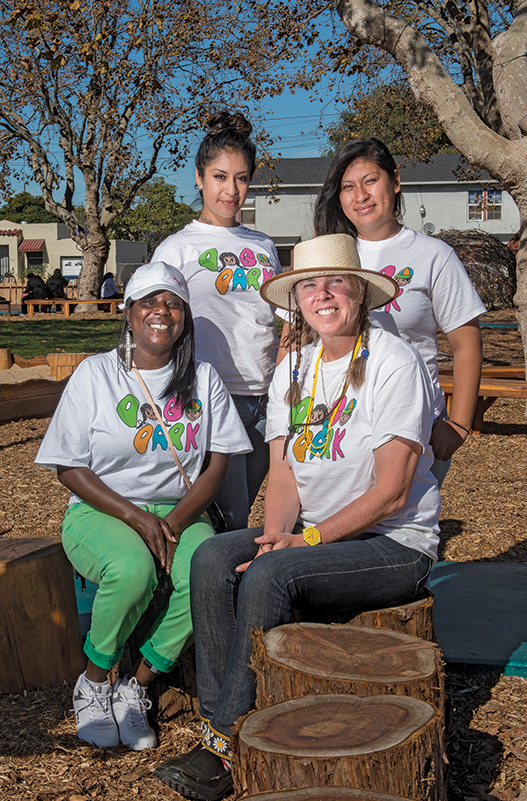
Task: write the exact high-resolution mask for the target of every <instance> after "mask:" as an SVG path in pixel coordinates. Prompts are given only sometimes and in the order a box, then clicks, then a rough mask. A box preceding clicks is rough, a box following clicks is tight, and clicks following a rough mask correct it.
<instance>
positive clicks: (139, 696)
mask: <svg viewBox="0 0 527 801" xmlns="http://www.w3.org/2000/svg"><path fill="white" fill-rule="evenodd" d="M119 689H121V688H119ZM123 689H125V688H123ZM128 689H130V690H131V691H132V692H131V694H130V695H129V694H128V693H127V694H126V696H125V697H126V702H127V705H128V714H129V715H130V728H133V729H144V728H145V727H146V726H147V725H148V723H147V717H146V713H147V712H148V710H149V709H152V701H151V700H150V699H149V698H148V696H147V694H146V687H143V686H142V685H141V684H139V682H138V681H137V679H136V677H135V676H132V678H131V679H129V681H128Z"/></svg>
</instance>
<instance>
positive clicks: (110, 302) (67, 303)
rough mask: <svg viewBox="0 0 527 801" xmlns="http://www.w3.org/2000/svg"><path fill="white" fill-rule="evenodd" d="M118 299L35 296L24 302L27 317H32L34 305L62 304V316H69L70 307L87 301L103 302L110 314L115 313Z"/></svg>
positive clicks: (93, 303)
mask: <svg viewBox="0 0 527 801" xmlns="http://www.w3.org/2000/svg"><path fill="white" fill-rule="evenodd" d="M121 302H122V301H120V300H119V299H116V298H113V299H112V298H97V299H94V300H75V299H74V298H53V299H52V300H39V299H37V298H35V299H33V300H26V301H25V303H26V305H27V314H28V317H33V315H34V313H35V309H34V306H62V308H63V311H64V317H69V316H70V314H71V307H72V306H73V307H75V306H83V305H86V304H87V303H91V304H92V306H93V305H97V306H100V305H101V304H103V305H104V306H109V307H110V314H117V304H118V303H121Z"/></svg>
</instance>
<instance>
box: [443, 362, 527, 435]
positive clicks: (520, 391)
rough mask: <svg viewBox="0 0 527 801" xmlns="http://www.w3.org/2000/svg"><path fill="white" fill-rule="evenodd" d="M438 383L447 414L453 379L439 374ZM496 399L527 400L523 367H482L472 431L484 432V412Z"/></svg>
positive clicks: (447, 375)
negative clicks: (443, 394)
mask: <svg viewBox="0 0 527 801" xmlns="http://www.w3.org/2000/svg"><path fill="white" fill-rule="evenodd" d="M439 383H440V385H441V389H442V390H443V392H444V393H445V399H446V407H447V412H450V407H451V405H452V393H453V391H454V377H453V375H452V373H451V371H450V372H446V371H445V372H440V373H439ZM497 398H523V399H525V398H527V381H525V367H484V368H483V369H482V371H481V380H480V383H479V396H478V401H477V404H476V411H475V413H474V419H473V421H472V426H471V428H472V431H476V432H478V433H484V432H485V420H484V415H485V412H486V411H487V410H488V409H489V408H490V407H491V406H492V404H493V403H494V401H495V400H496V399H497Z"/></svg>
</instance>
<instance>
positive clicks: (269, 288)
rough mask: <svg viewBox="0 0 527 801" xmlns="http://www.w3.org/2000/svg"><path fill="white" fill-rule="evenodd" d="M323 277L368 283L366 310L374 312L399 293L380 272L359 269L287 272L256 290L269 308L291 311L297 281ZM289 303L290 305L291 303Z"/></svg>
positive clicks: (310, 269)
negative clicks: (373, 310)
mask: <svg viewBox="0 0 527 801" xmlns="http://www.w3.org/2000/svg"><path fill="white" fill-rule="evenodd" d="M325 275H356V276H357V278H362V280H363V281H366V283H367V284H368V299H369V302H368V311H371V310H372V309H377V308H379V306H386V304H388V303H391V301H392V300H394V299H395V298H396V297H397V295H398V294H399V289H400V287H399V284H398V283H397V282H396V281H394V280H393V278H389V276H387V275H383V274H382V273H376V272H374V271H373V270H362V269H357V270H354V269H353V268H349V267H348V268H347V269H343V268H340V269H338V268H337V269H335V268H333V269H332V268H327V269H324V268H323V267H306V268H304V269H300V270H291V271H290V272H287V273H281V274H280V275H274V276H273V277H272V278H269V279H268V280H267V281H265V282H264V283H263V284H262V286H261V287H260V295H261V296H262V298H263V299H264V300H266V301H267V303H270V304H271V306H277V307H278V308H279V309H285V310H286V311H289V309H290V308H294V306H295V303H294V297H293V288H294V286H295V284H298V282H299V281H303V280H304V279H305V278H320V277H323V276H325ZM291 301H293V302H291Z"/></svg>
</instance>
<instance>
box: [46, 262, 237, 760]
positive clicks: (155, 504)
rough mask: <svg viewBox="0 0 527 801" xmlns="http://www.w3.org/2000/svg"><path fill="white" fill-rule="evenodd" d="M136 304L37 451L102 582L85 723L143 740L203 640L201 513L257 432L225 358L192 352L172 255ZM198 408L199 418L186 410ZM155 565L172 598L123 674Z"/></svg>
mask: <svg viewBox="0 0 527 801" xmlns="http://www.w3.org/2000/svg"><path fill="white" fill-rule="evenodd" d="M124 313H125V323H124V329H123V333H122V336H121V341H120V343H119V346H118V348H117V349H116V350H112V351H110V352H109V353H102V354H99V355H97V356H91V357H89V358H88V359H85V361H84V362H82V364H81V365H80V366H79V367H78V369H77V370H76V371H75V373H74V374H73V376H72V377H71V379H70V380H69V382H68V386H67V387H66V389H65V391H64V393H63V395H62V398H61V401H60V403H59V406H58V408H57V411H56V412H55V415H54V417H53V420H52V421H51V424H50V426H49V429H48V431H47V433H46V436H45V438H44V441H43V443H42V446H41V448H40V450H39V453H38V455H37V459H36V461H37V463H38V464H41V465H44V466H46V467H49V468H52V469H55V470H56V471H57V475H58V478H59V481H60V482H61V483H62V484H64V486H66V487H67V488H68V489H69V490H71V493H72V494H71V497H70V501H69V506H68V510H67V512H66V516H65V518H64V522H63V526H62V541H63V545H64V550H65V551H66V554H67V556H68V558H69V559H70V561H71V562H72V564H73V566H74V567H75V569H76V570H77V571H78V572H79V573H80V575H82V576H84V577H85V578H87V579H89V580H90V581H92V582H94V583H95V584H98V585H99V588H98V591H97V594H96V596H95V601H94V605H93V614H92V621H91V628H90V631H89V632H88V635H87V637H86V643H85V647H84V650H85V653H86V655H87V657H88V665H87V668H86V671H85V672H84V673H82V674H81V676H79V679H78V681H77V683H76V685H75V690H74V695H73V705H74V709H75V714H76V722H77V733H78V736H79V737H80V739H81V740H85V741H86V742H88V743H91V744H92V745H96V746H99V747H103V746H113V745H118V743H119V742H122V743H124V744H126V745H127V746H128V747H129V748H131V749H134V750H141V749H143V748H148V747H152V746H153V745H155V742H156V737H155V734H154V732H153V730H152V729H151V727H150V726H149V723H148V720H147V714H146V713H147V711H148V709H149V708H150V701H149V700H148V696H147V686H148V684H149V682H150V681H151V680H152V679H153V678H154V676H155V675H156V674H157V673H164V672H170V671H171V670H172V669H173V667H174V665H175V664H176V662H177V660H178V658H179V655H180V654H181V653H182V652H183V651H184V650H185V648H186V647H187V646H188V645H189V644H190V643H191V642H192V621H191V617H190V603H189V570H190V560H191V557H192V554H193V553H194V551H195V549H196V548H197V546H198V545H199V544H200V543H201V542H203V541H204V540H205V539H207V538H208V537H211V536H212V535H213V534H214V530H213V528H212V527H211V525H210V523H209V521H208V520H207V519H205V518H204V517H203V516H202V514H203V512H204V511H205V510H206V509H207V507H208V506H209V505H210V503H211V501H212V500H213V499H214V496H215V495H216V494H217V492H218V491H219V489H220V488H221V487H222V486H223V483H224V480H225V475H226V473H227V470H228V466H229V458H230V454H232V453H246V452H248V451H250V449H251V445H250V442H249V440H248V438H247V435H246V433H245V431H244V429H243V426H242V425H241V422H240V420H239V417H238V415H237V413H236V410H235V408H234V404H233V403H232V400H231V398H230V396H229V394H228V392H227V391H226V389H225V387H224V386H223V384H222V382H221V380H220V378H219V376H218V375H217V373H216V371H215V370H214V368H213V367H211V366H210V365H209V364H203V363H200V362H195V361H194V326H193V322H192V315H191V312H190V306H189V296H188V288H187V285H186V282H185V279H184V278H183V276H182V275H181V273H180V272H179V271H178V270H176V269H174V268H173V267H170V266H169V265H167V264H163V263H160V262H157V263H153V264H149V265H145V266H144V267H141V268H139V270H137V271H136V272H135V273H134V275H133V276H132V278H131V279H130V281H129V283H128V286H127V288H126V294H125V304H124ZM145 388H146V389H145ZM146 393H148V394H146ZM146 407H148V411H149V413H148V414H145V409H146ZM195 408H199V409H200V412H201V414H200V415H199V420H197V421H196V419H195V415H194V416H193V419H192V420H189V419H187V416H186V414H185V412H186V410H188V409H195ZM154 409H155V412H154ZM157 409H160V410H161V415H160V419H159V421H158V422H156V419H155V418H156V412H157ZM165 432H166V434H165ZM171 446H173V449H174V451H175V453H176V455H178V456H179V460H180V462H181V463H182V467H183V470H184V471H185V473H186V477H187V479H188V480H187V482H186V481H185V477H184V476H183V474H182V472H181V471H180V469H179V468H178V467H177V466H176V464H175V463H174V458H173V455H172V448H171ZM189 485H190V486H189ZM157 569H163V570H164V572H165V573H166V574H167V576H169V581H171V583H172V592H171V594H170V596H169V599H168V602H167V606H166V608H165V609H164V610H163V612H162V614H161V616H160V618H159V619H158V620H157V621H156V623H155V624H154V626H153V628H152V630H151V632H150V633H149V636H148V638H147V640H146V641H145V642H144V644H143V645H142V646H141V648H140V651H141V654H142V660H141V662H140V663H139V665H138V667H137V669H136V670H135V672H134V675H132V676H127V677H125V678H124V679H119V680H118V681H117V682H116V683H115V684H114V686H113V688H112V686H111V685H110V684H109V683H108V680H107V672H108V670H109V669H110V668H112V667H113V666H114V665H115V664H117V662H119V660H120V658H121V656H122V653H123V648H124V645H125V643H126V640H127V639H128V637H129V635H130V634H131V632H132V631H133V630H134V628H135V626H136V625H137V623H138V621H139V619H140V617H141V615H142V614H143V612H144V611H145V609H146V608H147V606H148V604H149V602H150V599H151V598H152V595H153V592H154V590H155V588H156V586H157V582H158V579H157Z"/></svg>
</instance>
